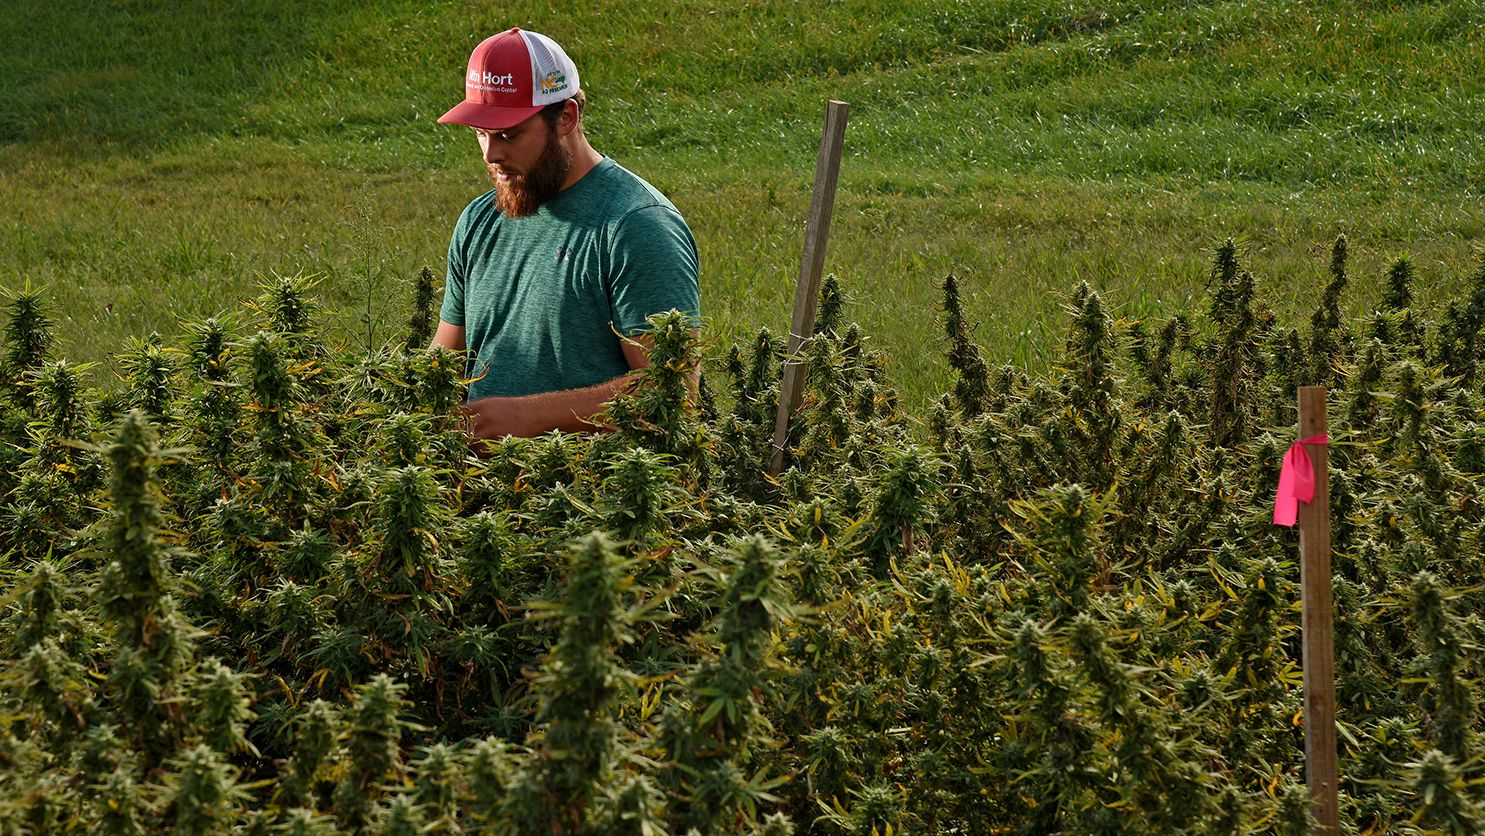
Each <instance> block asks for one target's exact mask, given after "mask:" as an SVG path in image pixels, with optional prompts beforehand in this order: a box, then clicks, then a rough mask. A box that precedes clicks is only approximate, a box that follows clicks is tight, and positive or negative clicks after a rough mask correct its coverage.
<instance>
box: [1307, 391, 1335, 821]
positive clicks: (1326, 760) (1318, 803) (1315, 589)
mask: <svg viewBox="0 0 1485 836" xmlns="http://www.w3.org/2000/svg"><path fill="white" fill-rule="evenodd" d="M1325 394H1326V393H1325V387H1324V386H1301V387H1300V389H1299V437H1300V438H1310V437H1311V436H1316V435H1321V434H1323V433H1325V432H1326V431H1327V430H1326V426H1327V420H1326V404H1325ZM1305 452H1307V453H1309V455H1310V461H1311V462H1312V463H1313V464H1314V469H1315V498H1314V499H1313V500H1312V501H1311V502H1309V503H1303V502H1301V503H1300V505H1299V551H1300V564H1299V565H1300V569H1299V583H1300V596H1301V598H1302V600H1303V615H1302V616H1301V625H1302V627H1303V628H1304V679H1305V764H1306V766H1305V773H1306V774H1305V778H1306V780H1307V781H1308V783H1309V786H1310V800H1311V802H1312V803H1313V805H1314V811H1315V819H1316V821H1317V827H1316V829H1315V832H1316V833H1323V834H1327V836H1334V834H1337V833H1340V799H1339V787H1338V786H1337V780H1338V779H1337V769H1336V740H1335V643H1334V638H1333V630H1332V620H1333V618H1334V613H1335V608H1334V605H1333V603H1332V601H1331V595H1330V456H1329V453H1328V448H1327V447H1326V446H1325V445H1323V444H1307V445H1305Z"/></svg>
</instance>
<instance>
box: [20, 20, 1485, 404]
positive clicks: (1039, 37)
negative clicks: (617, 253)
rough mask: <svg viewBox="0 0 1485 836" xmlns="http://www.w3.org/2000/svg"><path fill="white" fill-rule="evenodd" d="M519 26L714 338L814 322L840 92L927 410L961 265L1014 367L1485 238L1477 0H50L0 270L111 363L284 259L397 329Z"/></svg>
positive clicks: (852, 270) (341, 310)
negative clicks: (483, 67) (677, 217)
mask: <svg viewBox="0 0 1485 836" xmlns="http://www.w3.org/2000/svg"><path fill="white" fill-rule="evenodd" d="M511 25H520V26H523V27H525V28H529V29H533V30H536V31H541V32H544V33H546V34H549V35H551V36H553V37H554V38H556V39H557V40H558V41H559V42H560V43H562V44H563V45H564V47H565V48H566V49H567V51H568V52H569V53H570V54H571V55H572V56H573V57H574V59H575V60H576V61H577V63H578V66H579V69H580V70H581V72H582V78H583V86H584V87H585V88H586V89H587V90H588V91H589V95H590V97H591V106H590V108H589V111H588V114H587V117H586V118H587V122H588V130H589V134H590V137H591V138H592V140H593V142H594V144H595V145H596V146H597V147H598V148H599V150H601V151H604V152H605V153H607V154H609V155H611V156H613V157H615V158H616V159H618V160H619V161H620V162H621V163H623V164H625V165H626V166H628V167H630V168H631V169H633V170H635V171H636V172H638V173H640V174H641V175H642V176H645V177H646V178H647V179H649V180H650V181H651V182H653V183H654V184H655V185H656V186H658V187H660V188H661V189H662V190H663V191H665V192H666V193H667V194H668V195H669V196H670V197H671V198H672V199H673V200H674V201H675V203H676V204H677V205H678V206H679V207H680V208H681V209H682V211H683V212H684V213H685V214H686V216H687V218H688V220H689V222H690V223H691V225H692V228H693V230H694V231H695V233H696V236H697V238H698V241H699V243H700V245H701V249H702V260H703V270H704V275H703V279H702V293H703V308H704V314H705V315H706V318H707V326H708V335H709V340H710V342H711V344H712V346H713V350H714V351H716V350H719V348H720V347H724V346H725V345H726V344H727V343H729V342H730V341H732V340H735V339H741V338H746V337H747V336H748V335H749V334H751V333H752V332H753V331H754V330H756V329H757V328H758V327H759V326H761V325H768V326H769V327H771V328H774V329H775V330H776V331H783V330H784V329H785V328H787V323H788V318H789V307H790V304H791V296H792V292H793V283H794V280H795V277H796V274H797V271H798V264H799V251H800V247H801V244H802V229H803V218H804V214H805V211H806V209H807V207H808V203H809V187H810V183H811V181H812V178H813V167H814V157H815V153H816V149H817V146H818V142H819V130H820V122H821V117H822V115H823V110H824V103H825V101H826V100H827V99H830V98H838V99H843V100H845V101H848V102H849V103H850V104H851V108H852V109H851V118H850V124H849V127H848V130H847V137H846V148H847V158H846V160H845V162H844V164H843V168H842V173H841V179H840V195H839V198H838V200H837V204H836V221H835V226H834V231H833V235H832V239H831V246H830V251H829V257H828V259H827V270H830V271H832V272H835V273H837V274H838V275H840V276H841V277H842V279H843V280H844V281H845V283H846V285H847V287H848V289H849V290H850V291H851V292H852V293H853V295H854V297H855V299H856V305H855V306H854V308H853V309H852V314H853V316H854V318H856V319H858V320H859V321H860V322H861V323H862V324H863V326H865V327H866V329H867V331H868V333H870V334H871V335H873V337H874V339H875V340H876V341H877V343H878V344H879V345H881V346H883V347H885V348H886V349H888V350H889V351H890V352H891V354H892V356H893V362H894V368H895V370H896V374H895V377H896V379H897V381H898V382H899V384H900V385H901V386H902V388H903V389H904V390H905V394H906V396H907V398H908V402H909V403H910V404H921V401H922V400H923V399H925V398H927V397H929V396H931V394H932V393H934V392H937V391H942V388H941V387H942V386H943V385H944V382H945V380H946V377H947V373H948V372H947V366H946V364H945V363H944V361H943V360H942V358H941V356H940V352H939V343H938V339H937V333H938V330H937V329H938V326H937V321H936V304H937V292H936V285H937V283H938V282H939V280H940V279H941V278H942V276H943V275H944V274H946V273H948V272H950V271H963V272H966V274H967V276H968V278H967V280H966V281H967V288H968V293H967V301H968V305H969V307H970V310H971V311H972V313H974V315H975V316H976V317H977V318H978V319H979V321H980V323H981V324H980V328H979V331H978V338H979V339H980V340H981V342H982V343H983V344H984V347H985V349H986V351H987V353H988V354H989V356H990V357H991V358H993V359H994V360H997V361H1000V360H1006V361H1012V362H1018V363H1023V364H1025V365H1027V366H1030V367H1033V368H1035V367H1038V366H1041V365H1043V364H1044V363H1045V361H1046V358H1047V356H1048V352H1052V351H1055V350H1056V347H1057V345H1056V336H1055V335H1056V334H1057V333H1058V330H1059V329H1060V328H1061V322H1060V321H1059V307H1060V304H1061V295H1062V294H1065V293H1066V292H1067V291H1068V290H1069V289H1070V288H1071V287H1072V286H1073V285H1074V284H1075V283H1076V282H1077V281H1078V280H1079V279H1087V280H1089V281H1090V282H1092V283H1093V284H1094V285H1095V286H1098V287H1100V288H1104V289H1106V290H1107V291H1108V292H1109V295H1110V298H1111V301H1112V302H1113V303H1114V304H1115V305H1116V307H1117V308H1118V309H1119V310H1121V311H1122V312H1123V313H1124V314H1125V315H1127V316H1131V317H1139V316H1150V315H1156V314H1168V313H1172V312H1175V311H1178V310H1181V309H1183V308H1185V307H1188V306H1190V305H1191V304H1192V300H1193V299H1194V298H1196V297H1198V296H1199V295H1200V294H1201V293H1202V292H1203V287H1204V284H1205V279H1206V273H1207V263H1208V252H1207V250H1208V248H1210V247H1211V246H1212V245H1213V244H1215V243H1216V242H1218V241H1220V240H1221V239H1222V238H1224V237H1228V236H1232V237H1235V238H1238V239H1240V240H1241V241H1243V242H1244V243H1245V247H1246V250H1247V252H1248V263H1249V264H1250V265H1251V266H1252V267H1253V268H1254V270H1255V271H1256V272H1257V273H1259V274H1260V279H1261V280H1262V281H1263V282H1264V284H1265V285H1266V286H1267V288H1268V295H1269V296H1270V297H1271V298H1275V299H1277V300H1278V304H1279V306H1280V307H1281V313H1282V314H1284V315H1286V316H1288V317H1295V318H1297V317H1299V316H1302V315H1305V314H1306V313H1307V312H1308V310H1309V309H1310V306H1311V304H1312V302H1311V300H1312V299H1313V298H1314V297H1315V296H1316V295H1317V292H1318V286H1319V281H1320V277H1321V275H1322V274H1323V272H1324V268H1325V264H1326V255H1327V253H1328V248H1329V244H1330V241H1331V239H1333V237H1334V236H1335V235H1336V234H1337V233H1340V232H1345V233H1346V234H1347V236H1348V237H1349V239H1350V242H1351V252H1352V254H1353V261H1352V263H1353V271H1354V278H1355V284H1354V285H1353V288H1354V289H1353V291H1352V293H1351V296H1350V298H1348V299H1347V304H1348V306H1350V307H1351V308H1352V309H1353V310H1355V311H1360V310H1364V309H1366V308H1368V307H1369V306H1370V305H1371V304H1372V302H1373V301H1374V299H1375V298H1376V296H1377V292H1378V288H1379V286H1380V281H1381V279H1382V276H1383V273H1384V270H1385V268H1386V266H1387V264H1388V263H1389V262H1390V260H1391V259H1393V258H1394V257H1396V256H1398V255H1402V254H1407V255H1410V256H1412V257H1413V259H1414V262H1415V265H1416V266H1417V268H1418V272H1419V275H1420V280H1419V282H1418V283H1417V287H1418V290H1419V296H1420V297H1421V300H1420V301H1421V304H1423V305H1424V306H1436V305H1439V304H1442V302H1443V301H1444V299H1445V298H1446V297H1448V296H1449V295H1450V294H1451V293H1453V292H1456V291H1457V290H1458V289H1459V288H1460V287H1461V284H1462V282H1463V279H1464V276H1465V274H1466V273H1467V271H1468V270H1469V269H1470V266H1471V264H1472V263H1473V261H1474V259H1475V255H1474V250H1475V249H1476V248H1477V247H1478V246H1479V244H1480V243H1481V241H1482V240H1485V205H1482V195H1481V184H1485V144H1482V143H1481V141H1480V137H1481V136H1482V134H1485V73H1481V72H1480V71H1479V68H1480V67H1481V66H1485V7H1482V6H1481V4H1480V3H1479V2H1478V1H1477V0H1464V1H1463V2H1434V3H1427V2H1424V3H1405V2H1390V3H1389V2H1359V3H1357V2H1315V3H1299V2H1288V3H1285V2H1261V1H1260V0H1242V1H1241V2H1185V3H1170V2H1149V0H1139V1H1138V2H1112V3H1111V2H1093V1H1092V0H1086V1H1085V0H1058V2H1050V3H1033V2H1027V1H1026V0H985V1H984V2H945V0H937V2H929V1H928V0H903V2H897V3H893V4H880V3H876V2H865V0H842V1H841V2H828V3H826V2H810V3H795V2H783V0H750V1H749V2H743V1H742V0H729V2H714V3H701V2H693V1H692V0H685V1H684V2H675V3H670V4H637V3H623V2H616V0H608V2H593V3H588V4H584V5H583V6H582V7H581V8H573V9H567V10H565V12H564V13H563V14H562V15H560V16H558V15H554V14H552V13H550V11H549V6H548V4H544V3H534V2H513V3H508V4H503V5H502V6H501V7H500V8H499V9H498V10H494V9H492V7H490V6H488V5H475V4H461V3H452V2H437V3H428V2H388V3H378V4H376V5H375V6H374V7H368V6H366V5H365V4H361V3H355V2H350V1H349V0H327V1H326V2H322V3H317V4H297V3H288V2H283V0H183V2H165V0H115V2H101V0H92V1H90V0H59V2H53V3H42V2H40V0H21V2H18V3H11V4H6V5H4V6H3V7H0V43H3V45H4V47H5V48H4V49H0V201H3V204H0V210H3V211H0V253H3V256H0V287H12V288H13V287H18V286H21V285H22V284H24V283H26V282H31V283H34V284H40V285H43V286H45V287H47V288H48V289H49V292H50V296H51V297H52V299H53V300H54V303H55V307H56V310H57V311H58V312H59V313H60V314H61V315H62V318H63V328H62V332H61V337H62V348H61V350H62V352H63V353H64V354H65V355H66V356H68V357H71V358H73V359H75V360H92V361H99V360H103V359H105V358H106V356H107V354H108V352H109V351H112V350H114V349H116V348H117V347H119V346H120V345H122V344H123V342H124V341H125V340H126V339H127V338H128V337H129V336H131V335H137V334H143V333H147V332H148V331H150V330H159V331H162V332H170V331H173V330H174V329H175V328H176V323H177V321H178V319H179V318H180V317H195V316H202V315H209V314H213V313H217V312H219V311H225V310H234V309H238V308H240V306H241V300H242V299H244V298H247V297H250V296H251V295H253V293H254V289H253V288H254V284H255V282H256V281H257V280H258V279H259V278H260V277H262V276H265V275H269V274H272V273H313V274H317V275H319V276H321V277H322V284H321V288H322V293H323V296H324V299H325V302H326V304H327V307H328V308H329V309H330V310H329V315H330V316H331V317H332V318H333V319H334V320H335V321H336V322H337V323H339V324H340V326H341V327H340V332H341V333H342V334H343V336H344V339H345V341H346V345H347V347H348V350H354V348H355V347H356V346H359V345H364V343H365V341H366V340H367V339H368V338H370V339H377V338H379V337H383V336H386V335H388V334H390V333H391V331H390V329H392V328H395V327H397V319H398V318H399V317H400V316H401V314H402V311H403V307H404V299H405V296H406V291H405V284H406V282H407V280H408V279H409V278H410V277H411V276H412V275H413V274H415V273H416V271H417V270H418V268H420V267H421V266H424V265H428V266H431V267H433V268H434V269H435V271H436V272H439V273H440V274H441V272H442V266H443V253H444V251H445V248H446V246H447V240H448V233H449V230H450V229H451V227H452V224H453V221H454V219H455V218H456V217H457V215H458V212H459V210H460V209H461V208H462V207H463V206H464V205H465V203H467V202H468V201H469V200H470V199H471V198H472V197H473V196H475V195H477V194H479V193H480V192H482V191H484V190H485V189H486V188H487V181H486V180H485V175H484V171H483V169H482V167H481V165H480V164H479V161H478V159H477V157H476V151H475V147H474V143H473V139H472V137H470V136H469V134H468V132H467V131H465V130H463V129H458V128H452V127H447V126H441V125H437V124H435V122H434V119H435V118H436V117H437V116H438V115H439V114H440V113H441V112H442V111H443V110H444V109H446V108H447V107H449V106H450V105H452V104H453V103H455V102H457V101H458V99H459V98H460V96H461V95H462V87H461V84H462V71H463V67H464V62H465V60H466V59H467V56H468V52H469V50H470V49H471V48H472V47H473V45H474V44H475V43H477V42H478V41H479V39H480V38H481V37H483V36H484V35H487V34H490V33H493V32H495V31H499V30H500V29H503V28H506V27H508V26H511ZM368 318H369V321H370V329H368ZM368 330H370V331H371V333H370V334H368ZM95 373H97V374H102V373H103V369H102V367H100V368H99V369H98V370H96V371H95Z"/></svg>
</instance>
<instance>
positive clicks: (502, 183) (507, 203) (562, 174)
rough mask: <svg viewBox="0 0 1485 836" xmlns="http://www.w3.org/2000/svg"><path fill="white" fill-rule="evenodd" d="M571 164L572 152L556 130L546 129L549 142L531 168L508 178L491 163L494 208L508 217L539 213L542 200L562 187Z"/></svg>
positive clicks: (522, 216)
mask: <svg viewBox="0 0 1485 836" xmlns="http://www.w3.org/2000/svg"><path fill="white" fill-rule="evenodd" d="M571 167H572V154H570V153H568V151H567V148H566V147H564V146H563V145H562V142H561V140H560V139H559V138H558V137H557V132H556V131H555V130H552V129H550V128H548V129H547V141H546V145H545V146H543V147H542V149H541V156H539V157H537V158H536V162H535V164H533V165H532V166H531V170H530V171H528V172H526V173H525V174H518V175H516V176H514V177H511V178H509V179H507V180H501V179H500V178H499V177H498V176H497V172H498V171H499V168H498V167H497V166H490V167H489V168H490V180H491V181H492V182H494V183H495V208H497V209H499V210H500V212H501V214H503V215H505V216H506V217H507V218H524V217H526V216H528V215H534V214H536V210H537V209H540V208H541V206H542V204H544V203H546V202H547V201H549V200H551V199H552V198H554V197H556V196H557V193H558V192H560V191H562V184H563V183H564V182H565V181H566V180H567V172H568V169H569V168H571Z"/></svg>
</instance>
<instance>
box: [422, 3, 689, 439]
mask: <svg viewBox="0 0 1485 836" xmlns="http://www.w3.org/2000/svg"><path fill="white" fill-rule="evenodd" d="M464 90H465V95H464V101H463V102H462V103H460V104H459V105H457V106H455V107H454V108H453V109H452V110H450V111H449V112H448V113H445V114H444V115H443V116H441V117H439V120H438V121H439V122H441V123H445V124H458V125H467V126H468V127H470V128H473V129H474V133H475V136H476V138H477V140H478V142H479V147H480V153H481V155H482V156H483V158H484V161H485V166H486V167H487V168H488V169H489V172H490V178H491V179H492V180H493V181H494V184H495V188H494V190H493V191H491V192H487V193H486V194H483V195H481V196H480V197H477V198H475V200H474V201H473V202H472V203H470V204H469V206H468V207H466V208H465V209H464V213H463V214H462V215H461V216H460V217H459V222H458V224H457V225H455V227H454V234H453V237H452V239H451V240H450V242H449V256H448V277H447V281H446V284H445V288H444V300H443V309H442V311H441V313H440V315H439V320H440V321H439V324H438V331H437V333H436V334H435V335H434V337H433V344H434V345H436V346H443V347H445V348H449V349H452V350H454V351H459V352H467V356H468V357H469V363H470V365H469V370H468V371H469V376H470V377H471V378H472V379H473V382H472V383H471V384H470V388H469V400H468V401H467V402H466V404H465V405H464V411H465V412H466V413H467V414H468V416H469V419H470V427H471V431H472V433H473V435H474V436H475V437H477V438H499V437H502V436H507V435H520V436H532V435H539V434H541V433H544V432H546V431H548V430H553V429H560V430H567V431H579V430H591V429H594V428H595V427H596V426H597V423H596V422H595V421H594V418H593V416H594V415H595V414H596V413H598V412H599V411H600V410H601V409H602V407H603V405H604V404H605V403H607V402H608V401H610V400H612V399H613V397H614V395H616V394H617V393H618V392H620V391H621V390H622V389H623V388H624V387H625V386H626V385H627V384H628V383H629V382H630V379H631V375H630V372H631V371H632V370H634V369H638V368H642V367H643V366H645V365H647V363H648V359H647V356H646V349H647V346H648V342H647V340H646V338H645V337H644V335H643V331H644V330H645V329H646V327H647V325H646V321H645V320H646V318H647V317H649V316H650V315H651V314H655V313H661V312H664V311H669V310H672V309H674V310H679V311H681V312H682V313H685V314H687V315H689V316H691V317H692V318H693V320H694V321H697V322H699V319H700V313H701V311H700V292H699V289H698V284H697V269H698V258H697V253H696V241H695V239H694V238H693V237H692V236H691V230H690V229H689V228H688V227H687V226H686V222H685V220H684V219H683V218H682V217H681V214H680V212H678V211H677V210H676V208H675V206H674V205H673V204H671V202H670V201H669V200H667V199H666V198H665V196H664V195H662V194H660V192H659V191H657V190H656V189H655V188H654V187H653V186H651V185H650V184H648V183H646V182H645V181H644V180H641V179H640V178H639V177H637V176H635V175H634V174H632V173H630V172H629V171H628V170H626V169H625V168H623V167H622V166H620V165H619V164H618V163H616V162H614V161H613V160H612V159H609V158H607V157H605V156H603V155H602V154H599V153H598V152H597V151H595V150H593V147H592V146H591V145H589V144H588V140H587V138H586V137H585V136H584V134H583V109H584V107H585V105H586V96H585V94H584V93H583V91H582V89H581V88H580V87H579V86H578V72H577V67H576V66H575V65H574V64H573V62H572V60H571V59H569V58H568V57H567V53H566V52H564V51H563V50H562V47H560V46H558V45H557V44H556V42H555V41H553V40H552V39H551V38H548V37H546V36H545V35H539V34H537V33H535V32H525V31H522V30H520V29H511V30H509V31H506V32H502V33H500V34H499V35H495V36H493V37H490V38H487V39H486V40H485V41H484V42H482V43H481V44H480V45H479V46H478V47H475V50H474V53H473V54H472V55H470V57H469V67H468V71H467V72H466V73H465V83H464Z"/></svg>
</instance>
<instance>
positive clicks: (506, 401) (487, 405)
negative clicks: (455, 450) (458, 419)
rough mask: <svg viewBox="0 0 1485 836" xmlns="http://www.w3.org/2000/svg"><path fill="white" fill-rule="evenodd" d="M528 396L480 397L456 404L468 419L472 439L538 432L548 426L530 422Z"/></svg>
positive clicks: (537, 433)
mask: <svg viewBox="0 0 1485 836" xmlns="http://www.w3.org/2000/svg"><path fill="white" fill-rule="evenodd" d="M526 400H529V399H528V398H498V397H496V398H480V399H479V400H477V401H469V402H467V403H465V404H464V405H463V406H461V407H459V411H460V412H462V413H463V414H464V415H465V417H466V418H467V419H468V421H469V434H470V435H471V436H473V437H474V438H477V439H481V438H502V437H504V436H507V435H520V436H530V435H540V434H541V433H543V432H545V431H546V430H548V429H551V427H536V426H534V425H532V423H531V420H530V417H531V409H530V406H531V405H530V404H525V406H526V407H527V408H526V409H522V406H523V404H522V401H526Z"/></svg>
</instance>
